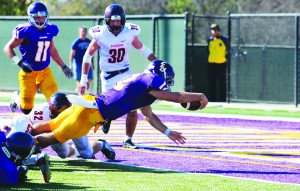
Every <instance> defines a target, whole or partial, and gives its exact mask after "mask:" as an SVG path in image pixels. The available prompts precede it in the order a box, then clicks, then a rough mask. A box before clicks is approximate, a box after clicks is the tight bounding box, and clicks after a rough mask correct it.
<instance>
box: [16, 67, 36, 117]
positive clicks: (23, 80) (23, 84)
mask: <svg viewBox="0 0 300 191" xmlns="http://www.w3.org/2000/svg"><path fill="white" fill-rule="evenodd" d="M38 73H39V72H37V71H33V72H31V73H26V72H24V71H23V70H20V72H19V83H20V109H21V111H22V112H23V113H24V114H26V115H27V114H29V113H30V111H31V110H32V108H33V106H34V96H35V94H36V91H37V85H36V78H37V75H38Z"/></svg>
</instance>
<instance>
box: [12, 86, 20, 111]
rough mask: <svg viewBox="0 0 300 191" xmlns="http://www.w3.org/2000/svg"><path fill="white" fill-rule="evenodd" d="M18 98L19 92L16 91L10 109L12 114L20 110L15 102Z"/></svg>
mask: <svg viewBox="0 0 300 191" xmlns="http://www.w3.org/2000/svg"><path fill="white" fill-rule="evenodd" d="M18 97H20V95H19V91H14V92H13V96H12V99H11V102H10V104H9V108H10V111H11V112H12V113H14V112H16V111H17V110H18V109H19V107H18V104H17V103H16V102H15V101H14V100H15V98H18Z"/></svg>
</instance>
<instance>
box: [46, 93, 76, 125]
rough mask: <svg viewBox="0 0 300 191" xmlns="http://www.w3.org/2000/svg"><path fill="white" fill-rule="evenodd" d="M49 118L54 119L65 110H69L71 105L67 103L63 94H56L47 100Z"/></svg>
mask: <svg viewBox="0 0 300 191" xmlns="http://www.w3.org/2000/svg"><path fill="white" fill-rule="evenodd" d="M48 104H49V110H50V118H51V119H54V118H55V117H57V116H58V115H59V114H60V113H61V112H63V111H64V110H65V109H67V108H69V107H70V106H71V105H72V104H71V102H69V100H68V98H67V95H66V94H65V93H61V92H57V93H55V94H53V95H52V96H51V97H50V99H49V100H48Z"/></svg>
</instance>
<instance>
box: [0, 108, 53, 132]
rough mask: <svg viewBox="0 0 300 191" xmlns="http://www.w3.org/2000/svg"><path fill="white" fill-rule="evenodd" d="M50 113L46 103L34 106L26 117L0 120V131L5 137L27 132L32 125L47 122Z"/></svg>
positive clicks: (20, 116)
mask: <svg viewBox="0 0 300 191" xmlns="http://www.w3.org/2000/svg"><path fill="white" fill-rule="evenodd" d="M50 119H51V118H50V111H49V105H48V103H43V104H39V105H36V106H35V107H34V108H33V109H32V111H31V112H30V113H29V115H28V116H26V115H19V116H16V117H14V118H12V119H1V120H0V131H3V132H4V133H5V135H6V137H8V136H10V135H11V134H12V133H15V132H27V131H29V130H30V128H32V125H33V124H35V123H38V122H43V121H49V120H50Z"/></svg>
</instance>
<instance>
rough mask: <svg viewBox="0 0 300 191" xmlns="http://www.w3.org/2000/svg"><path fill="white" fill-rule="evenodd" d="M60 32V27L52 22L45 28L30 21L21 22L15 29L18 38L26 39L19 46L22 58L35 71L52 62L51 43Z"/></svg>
mask: <svg viewBox="0 0 300 191" xmlns="http://www.w3.org/2000/svg"><path fill="white" fill-rule="evenodd" d="M58 32H59V30H58V27H57V26H56V25H54V24H51V23H48V25H47V27H46V28H44V29H43V30H38V29H37V28H35V27H34V26H32V25H31V24H29V23H25V24H19V25H18V26H17V27H16V28H15V29H14V30H13V35H14V37H15V38H16V39H24V41H23V43H22V44H21V45H20V46H19V50H20V52H21V55H22V60H23V61H24V62H26V63H28V64H30V66H31V67H32V69H33V70H35V71H40V70H44V69H45V68H46V67H47V66H49V64H50V44H51V41H52V39H53V37H54V36H56V35H57V34H58Z"/></svg>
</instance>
